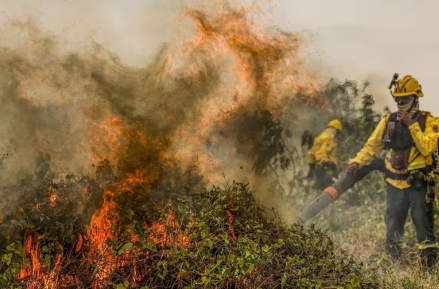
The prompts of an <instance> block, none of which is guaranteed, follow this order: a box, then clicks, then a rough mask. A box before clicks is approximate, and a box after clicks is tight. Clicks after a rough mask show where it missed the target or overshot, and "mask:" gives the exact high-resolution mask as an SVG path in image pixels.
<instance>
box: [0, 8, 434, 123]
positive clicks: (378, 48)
mask: <svg viewBox="0 0 439 289" xmlns="http://www.w3.org/2000/svg"><path fill="white" fill-rule="evenodd" d="M181 2H182V0H181V1H180V0H124V1H116V0H64V1H61V0H0V13H1V14H0V15H1V16H0V25H1V23H2V21H4V20H5V19H14V18H17V17H19V18H20V17H25V16H29V15H32V16H33V17H34V18H35V19H37V20H38V22H39V23H40V24H41V25H42V26H43V27H44V28H45V29H48V30H50V31H52V32H54V33H56V34H59V35H61V39H62V41H63V42H62V43H63V45H65V46H66V47H75V45H78V44H79V45H82V43H86V42H88V41H89V40H90V39H92V38H93V39H95V40H97V41H98V42H100V43H102V44H104V46H106V47H107V48H109V49H111V50H112V51H114V52H115V53H117V54H119V55H120V57H121V58H122V60H123V61H124V62H125V63H126V64H128V65H137V66H142V65H144V64H145V63H147V62H148V57H150V56H151V55H152V54H153V53H154V52H156V51H157V48H158V47H159V45H160V43H161V42H164V41H167V40H170V39H171V38H172V37H173V36H174V35H175V33H174V31H175V29H176V27H177V26H178V25H179V24H178V23H177V21H176V19H177V18H178V14H179V9H180V7H181V6H180V4H179V3H181ZM186 2H187V1H186ZM247 2H251V1H247ZM270 3H271V4H270V5H268V6H269V7H270V11H271V14H270V15H271V16H270V19H269V20H270V21H269V23H268V24H269V25H276V26H279V27H280V28H282V29H284V30H289V31H293V32H300V31H303V30H307V31H310V32H312V33H314V35H315V37H314V40H313V42H312V45H311V47H310V54H311V55H314V57H313V59H314V62H315V61H317V62H318V63H319V64H320V65H323V66H324V67H325V71H326V73H328V72H327V71H330V72H331V73H329V74H330V75H331V76H334V77H337V78H339V79H345V78H350V79H356V80H358V81H362V80H364V79H369V80H371V81H372V92H373V93H374V94H376V95H377V96H378V98H379V99H378V100H377V102H378V104H380V106H381V105H384V104H388V105H390V106H394V104H393V102H392V101H391V99H390V94H389V93H388V91H387V88H386V87H387V84H388V83H389V81H390V78H391V76H392V75H393V73H394V72H398V73H399V74H400V75H401V76H403V75H405V74H411V75H412V76H414V77H416V78H418V80H419V81H420V83H421V84H422V87H423V90H424V94H425V97H424V99H422V100H421V108H422V109H425V110H429V111H431V112H433V113H435V114H436V115H439V94H438V93H437V92H436V83H437V77H438V76H437V71H436V69H437V68H438V67H439V37H438V36H439V31H438V30H437V29H438V27H439V17H437V11H439V1H436V0H423V1H422V0H417V1H414V0H412V1H409V0H385V1H383V0H368V1H364V0H362V1H359V0H271V1H270Z"/></svg>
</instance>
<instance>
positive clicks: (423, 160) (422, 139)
mask: <svg viewBox="0 0 439 289" xmlns="http://www.w3.org/2000/svg"><path fill="white" fill-rule="evenodd" d="M389 117H390V114H387V115H386V116H384V117H383V119H382V120H381V121H380V123H378V126H377V127H376V128H375V131H374V132H373V133H372V134H371V136H370V137H369V139H368V140H367V142H366V144H365V145H364V147H363V149H362V150H361V151H360V152H359V153H358V154H357V156H356V157H355V158H353V159H350V160H349V164H352V163H358V164H359V165H360V166H364V165H368V164H370V163H371V162H372V160H373V159H374V158H376V157H377V156H378V155H379V154H380V152H381V151H382V149H383V143H382V141H381V140H382V136H383V133H384V131H385V129H386V125H387V120H388V119H389ZM438 127H439V119H438V118H437V117H436V116H435V115H432V114H429V115H428V116H427V119H426V121H425V130H424V132H422V130H421V127H420V126H419V123H418V122H415V123H413V124H412V125H410V126H409V127H408V128H409V130H410V134H411V135H412V138H413V141H414V143H415V147H412V148H411V151H410V155H409V159H408V162H409V166H408V168H407V169H406V170H395V169H393V168H392V166H391V162H390V160H391V153H392V150H391V149H390V150H389V151H388V152H387V153H386V156H385V165H386V169H387V170H389V171H390V172H393V173H397V174H404V173H407V171H410V170H415V169H420V168H424V167H426V166H428V165H431V164H432V163H433V157H432V154H433V152H434V150H435V149H436V147H437V144H438V138H439V133H438ZM386 181H387V182H388V183H389V184H391V185H393V186H395V187H397V188H400V189H404V188H408V187H410V184H408V183H407V181H406V180H393V179H390V178H386Z"/></svg>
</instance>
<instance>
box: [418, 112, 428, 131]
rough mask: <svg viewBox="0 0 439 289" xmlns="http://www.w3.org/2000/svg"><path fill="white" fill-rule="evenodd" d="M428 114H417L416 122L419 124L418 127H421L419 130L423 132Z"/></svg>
mask: <svg viewBox="0 0 439 289" xmlns="http://www.w3.org/2000/svg"><path fill="white" fill-rule="evenodd" d="M429 114H430V112H428V111H421V114H419V115H418V116H417V117H418V122H419V126H420V127H421V130H422V131H424V130H425V123H426V122H427V117H428V115H429Z"/></svg>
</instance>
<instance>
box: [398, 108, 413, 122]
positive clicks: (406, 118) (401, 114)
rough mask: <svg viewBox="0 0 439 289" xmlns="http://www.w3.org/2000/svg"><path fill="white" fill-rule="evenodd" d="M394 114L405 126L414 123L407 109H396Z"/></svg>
mask: <svg viewBox="0 0 439 289" xmlns="http://www.w3.org/2000/svg"><path fill="white" fill-rule="evenodd" d="M396 115H397V117H398V119H399V120H400V121H402V122H403V123H405V124H406V125H407V126H410V125H412V124H413V123H414V121H413V119H412V116H411V115H410V113H408V112H407V111H398V113H397V114H396Z"/></svg>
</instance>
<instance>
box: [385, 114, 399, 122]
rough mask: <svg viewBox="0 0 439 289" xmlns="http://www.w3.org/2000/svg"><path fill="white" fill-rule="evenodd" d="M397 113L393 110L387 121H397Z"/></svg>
mask: <svg viewBox="0 0 439 289" xmlns="http://www.w3.org/2000/svg"><path fill="white" fill-rule="evenodd" d="M396 114H397V113H396V112H392V113H391V114H390V116H389V118H388V119H387V122H389V121H396V116H397V115H396Z"/></svg>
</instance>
